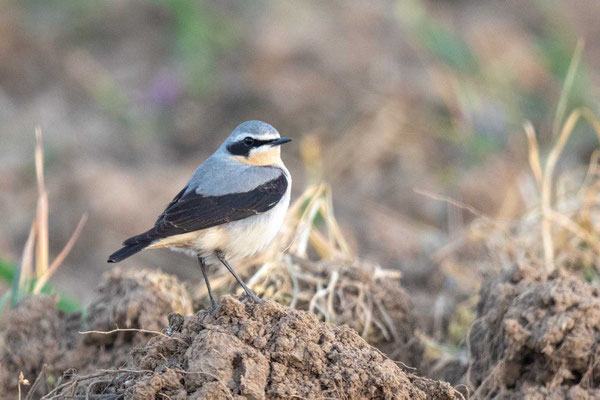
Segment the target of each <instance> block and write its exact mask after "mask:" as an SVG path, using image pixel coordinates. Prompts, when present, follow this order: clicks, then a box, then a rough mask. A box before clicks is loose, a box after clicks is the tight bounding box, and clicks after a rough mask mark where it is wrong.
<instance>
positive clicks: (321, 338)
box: [0, 268, 457, 399]
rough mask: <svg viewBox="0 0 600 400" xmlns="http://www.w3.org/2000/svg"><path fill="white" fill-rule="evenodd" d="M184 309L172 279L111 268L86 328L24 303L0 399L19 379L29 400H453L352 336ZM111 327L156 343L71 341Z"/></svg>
mask: <svg viewBox="0 0 600 400" xmlns="http://www.w3.org/2000/svg"><path fill="white" fill-rule="evenodd" d="M190 304H191V301H190V298H189V295H188V293H187V292H186V290H185V289H184V288H183V285H181V284H180V283H179V282H178V281H177V280H176V279H175V278H174V277H171V276H169V275H165V274H162V273H159V272H153V271H149V270H129V269H128V270H120V269H118V268H117V269H115V270H113V271H111V272H110V273H108V274H107V275H106V276H105V279H104V281H103V282H102V283H101V284H100V286H99V287H98V291H97V294H96V296H95V300H94V302H93V303H92V304H91V305H90V307H89V308H88V312H87V317H86V318H85V319H84V318H82V317H81V315H74V316H67V315H65V314H64V313H62V312H59V311H57V310H56V301H55V299H53V298H51V297H47V296H34V297H30V298H28V299H26V300H25V301H23V302H22V303H21V304H20V305H19V307H18V308H17V309H15V310H13V311H11V312H10V313H9V314H8V315H7V318H6V319H5V321H4V322H5V323H4V328H3V330H2V332H1V333H0V340H1V342H0V343H2V344H3V345H2V346H1V348H2V350H1V352H0V397H1V398H16V394H17V382H18V379H17V378H18V375H19V372H20V371H22V372H23V373H24V375H25V377H26V378H27V379H29V381H30V382H31V383H32V384H33V386H34V388H33V389H31V387H32V386H29V387H22V389H23V391H24V393H27V391H28V390H29V389H31V390H32V392H31V395H32V397H31V398H40V397H42V396H44V395H46V396H48V397H46V398H53V399H57V398H65V397H69V396H72V394H75V395H77V394H79V395H83V396H84V397H85V395H88V394H89V395H91V397H90V398H102V399H116V398H120V395H122V394H123V395H125V397H126V398H136V399H154V398H160V395H166V396H169V397H170V398H171V399H177V398H231V397H235V398H239V397H246V398H289V397H294V396H299V397H304V398H307V397H310V398H406V399H409V398H410V399H453V398H457V397H456V396H457V395H456V394H455V393H456V392H455V390H454V389H453V388H452V387H451V386H450V385H449V384H447V383H443V382H438V381H433V380H430V379H427V378H422V377H419V376H416V375H413V374H409V373H406V372H404V371H402V370H401V369H400V367H399V366H398V365H396V363H394V362H393V361H391V360H390V359H388V358H387V357H386V356H385V355H383V354H382V353H381V352H380V351H379V350H377V349H376V348H374V347H371V346H370V345H369V344H368V343H367V342H366V341H365V340H363V339H362V338H361V337H360V336H359V335H358V334H357V333H356V332H355V331H354V330H353V329H351V328H350V327H347V326H344V327H337V326H334V325H331V324H326V323H323V322H320V321H319V320H318V318H317V317H316V316H315V315H313V314H310V313H308V312H303V311H298V310H294V309H291V308H288V307H285V306H282V305H280V304H278V303H275V302H272V301H266V302H263V303H260V304H254V303H251V302H249V303H246V304H244V303H242V302H240V301H239V300H237V299H236V298H233V297H231V296H225V297H223V298H222V299H221V304H220V306H219V308H218V309H217V311H216V312H215V313H214V314H213V315H208V314H207V313H206V312H205V311H201V312H199V313H198V314H196V315H195V316H182V315H181V313H188V312H189V311H190V308H189V305H190ZM171 311H175V312H173V313H171ZM169 313H171V314H170V315H169ZM168 315H169V316H168ZM167 316H168V318H167ZM116 326H118V327H119V328H121V329H145V330H151V331H156V332H154V333H142V332H139V331H119V332H116V333H113V334H100V333H93V334H84V335H80V334H78V332H79V331H82V330H98V331H109V330H113V329H115V328H116ZM165 326H167V328H166V329H163V328H164V327H165ZM159 331H160V332H159ZM44 366H45V367H44ZM36 377H39V380H38V381H37V382H36V383H34V381H35V380H36ZM93 395H100V396H99V397H98V396H96V397H94V396H93ZM165 398H166V397H165Z"/></svg>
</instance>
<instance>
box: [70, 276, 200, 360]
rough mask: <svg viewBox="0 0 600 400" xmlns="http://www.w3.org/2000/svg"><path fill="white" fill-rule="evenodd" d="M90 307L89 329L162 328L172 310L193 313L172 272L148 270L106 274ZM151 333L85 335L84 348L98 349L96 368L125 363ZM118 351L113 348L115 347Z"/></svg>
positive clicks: (86, 322) (182, 287)
mask: <svg viewBox="0 0 600 400" xmlns="http://www.w3.org/2000/svg"><path fill="white" fill-rule="evenodd" d="M96 292H97V293H96V295H95V297H94V300H93V302H92V303H91V304H90V306H89V307H88V312H87V318H86V320H85V328H86V330H93V331H101V332H106V331H111V330H114V329H116V328H120V329H144V330H149V331H160V330H162V329H163V328H164V327H165V326H166V325H167V323H168V316H169V314H170V313H171V312H177V313H181V314H184V315H191V314H193V310H192V300H191V298H190V295H189V293H188V292H187V290H186V289H185V287H184V285H183V284H182V283H180V282H179V281H178V279H177V278H176V277H175V276H173V275H168V274H165V273H162V272H160V271H155V270H149V269H130V268H123V269H122V268H119V267H117V268H114V269H112V270H111V271H109V272H108V273H106V274H105V276H104V279H103V281H102V283H101V284H100V285H99V286H98V289H97V290H96ZM148 339H149V335H148V334H144V333H142V332H137V331H123V332H118V333H114V334H110V335H107V334H94V333H92V334H86V335H84V338H83V343H82V346H83V347H87V348H90V347H92V348H94V349H95V350H96V354H95V358H96V361H95V363H94V366H95V367H96V368H101V367H109V366H117V367H118V366H122V365H124V364H125V363H126V362H127V358H128V357H129V352H130V350H131V349H133V348H134V347H136V346H142V345H144V344H145V343H146V342H147V341H148ZM115 347H116V348H118V349H119V351H114V350H113V348H115Z"/></svg>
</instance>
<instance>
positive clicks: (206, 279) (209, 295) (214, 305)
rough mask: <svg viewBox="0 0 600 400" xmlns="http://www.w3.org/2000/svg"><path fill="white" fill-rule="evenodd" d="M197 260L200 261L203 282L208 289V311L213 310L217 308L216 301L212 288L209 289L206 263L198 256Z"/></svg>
mask: <svg viewBox="0 0 600 400" xmlns="http://www.w3.org/2000/svg"><path fill="white" fill-rule="evenodd" d="M198 262H199V263H200V269H201V270H202V275H204V282H206V288H207V289H208V297H210V312H213V311H214V310H216V309H217V302H216V301H215V298H214V297H213V294H212V290H210V282H209V281H208V275H206V264H205V263H204V259H203V258H202V257H200V256H198Z"/></svg>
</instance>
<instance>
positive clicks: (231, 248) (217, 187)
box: [108, 121, 292, 311]
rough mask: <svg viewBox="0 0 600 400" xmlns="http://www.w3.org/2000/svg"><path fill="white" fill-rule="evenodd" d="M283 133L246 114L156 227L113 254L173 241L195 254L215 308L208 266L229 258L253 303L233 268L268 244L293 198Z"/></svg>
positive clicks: (227, 262)
mask: <svg viewBox="0 0 600 400" xmlns="http://www.w3.org/2000/svg"><path fill="white" fill-rule="evenodd" d="M291 140H292V139H290V138H285V137H281V136H280V135H279V132H277V130H276V129H275V128H273V127H272V126H271V125H269V124H267V123H265V122H262V121H247V122H244V123H242V124H240V125H239V126H237V127H236V128H235V129H234V130H233V132H232V133H231V134H230V135H229V137H227V139H226V140H225V141H224V142H223V144H222V145H221V146H220V147H219V148H218V149H217V150H216V151H215V152H214V153H213V154H212V155H211V156H210V157H208V158H207V159H206V160H205V161H204V162H203V163H202V164H200V166H198V168H197V169H196V170H195V172H194V173H193V175H192V177H191V178H190V180H189V181H188V182H187V184H186V185H185V187H184V188H183V189H182V190H181V191H180V192H179V193H178V194H177V195H176V196H175V197H174V198H173V200H172V201H171V202H170V203H169V204H168V205H167V207H166V208H165V210H164V211H163V212H162V214H160V216H159V217H158V219H157V220H156V222H155V223H154V226H153V227H152V228H150V229H148V230H147V231H146V232H143V233H140V234H139V235H135V236H133V237H130V238H129V239H127V240H125V241H124V242H123V245H122V246H123V247H122V248H120V249H119V250H117V251H116V252H114V253H113V254H111V255H110V256H109V257H108V262H109V263H117V262H120V261H122V260H124V259H126V258H128V257H130V256H132V255H134V254H136V253H138V252H140V251H142V250H145V249H159V248H169V249H171V250H175V251H182V252H184V253H186V254H188V255H191V256H194V257H196V258H197V260H198V263H199V264H200V269H201V271H202V275H203V276H204V282H205V284H206V288H207V289H208V296H209V298H210V303H211V311H214V310H215V309H216V308H217V305H218V304H217V302H216V301H215V298H214V296H213V293H212V290H211V287H210V282H209V280H208V275H207V273H206V267H207V266H208V265H215V264H217V265H218V264H219V263H221V264H223V265H224V266H225V267H226V268H227V269H228V270H229V272H230V273H231V274H232V275H233V276H234V278H235V279H236V280H237V281H238V283H239V284H240V286H241V287H242V288H243V289H244V291H245V293H246V296H247V297H249V298H251V299H252V300H253V301H255V302H257V303H258V302H260V301H261V300H260V299H259V298H258V296H256V294H255V293H254V292H253V291H252V290H251V289H250V288H248V286H247V285H246V284H245V283H244V281H243V280H242V279H241V278H240V277H239V275H238V274H237V273H236V272H235V270H234V269H233V268H232V267H231V264H230V262H232V261H240V260H242V259H244V258H246V257H249V256H252V255H254V254H257V253H259V252H260V251H262V250H264V249H265V248H266V247H267V246H268V245H269V244H270V243H271V242H272V241H273V239H274V238H275V236H276V235H277V233H278V232H279V230H280V229H281V226H282V225H283V221H284V218H285V215H286V212H287V209H288V206H289V203H290V192H291V187H292V178H291V175H290V173H289V171H288V169H287V168H286V167H285V165H284V163H283V161H282V160H281V147H280V146H281V145H282V144H285V143H288V142H290V141H291Z"/></svg>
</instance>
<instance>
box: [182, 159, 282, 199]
mask: <svg viewBox="0 0 600 400" xmlns="http://www.w3.org/2000/svg"><path fill="white" fill-rule="evenodd" d="M281 174H282V170H281V169H280V168H278V167H262V166H254V165H249V164H244V163H241V162H239V161H235V160H233V159H231V158H230V157H228V156H227V155H226V154H224V153H223V152H221V151H217V152H216V153H214V154H213V155H212V156H210V157H209V158H207V159H206V161H204V162H203V163H202V164H200V166H199V167H198V168H196V171H195V172H194V175H192V178H191V179H190V180H189V182H188V184H187V190H186V192H185V193H189V192H191V191H192V190H195V191H196V193H200V194H204V195H207V196H221V195H224V194H229V193H242V192H248V191H250V190H252V189H255V188H256V187H257V186H259V185H262V184H263V183H265V182H268V181H270V180H272V179H275V178H277V177H279V175H281ZM286 175H287V174H286Z"/></svg>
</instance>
